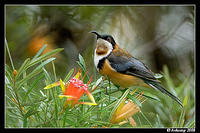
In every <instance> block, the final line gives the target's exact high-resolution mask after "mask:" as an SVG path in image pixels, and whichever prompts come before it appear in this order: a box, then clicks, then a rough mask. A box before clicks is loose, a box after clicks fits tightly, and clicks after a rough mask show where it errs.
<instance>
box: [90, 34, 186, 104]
mask: <svg viewBox="0 0 200 133" xmlns="http://www.w3.org/2000/svg"><path fill="white" fill-rule="evenodd" d="M91 33H94V34H95V35H96V36H97V45H96V49H95V51H94V64H95V67H96V68H97V70H98V71H99V72H100V74H101V75H103V76H106V77H108V78H109V79H110V80H111V82H112V83H114V84H115V85H117V86H120V87H122V88H128V87H131V86H144V87H148V88H149V87H152V88H154V89H156V90H160V91H161V92H162V93H164V94H167V95H168V96H169V97H171V98H172V99H173V100H175V101H176V102H178V103H179V104H180V105H181V106H182V103H181V101H180V100H179V98H178V97H176V96H174V95H173V94H172V93H170V92H169V91H168V90H166V89H165V88H164V87H162V86H161V84H160V81H159V80H157V79H156V78H155V77H154V73H153V72H152V71H151V70H150V69H149V68H148V67H147V66H146V65H145V64H144V63H143V62H141V61H140V60H138V59H136V58H134V57H133V56H132V55H131V54H130V53H128V52H127V51H126V50H124V49H122V48H120V47H119V45H117V44H116V42H115V40H114V39H113V37H112V36H111V35H105V34H104V35H100V34H98V33H97V32H96V31H92V32H91Z"/></svg>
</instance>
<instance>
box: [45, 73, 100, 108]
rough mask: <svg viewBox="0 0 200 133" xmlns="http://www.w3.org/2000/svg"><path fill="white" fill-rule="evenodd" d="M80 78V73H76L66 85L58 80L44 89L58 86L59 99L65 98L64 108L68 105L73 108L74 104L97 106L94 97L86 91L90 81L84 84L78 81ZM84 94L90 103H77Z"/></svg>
mask: <svg viewBox="0 0 200 133" xmlns="http://www.w3.org/2000/svg"><path fill="white" fill-rule="evenodd" d="M84 77H85V76H83V78H82V80H83V79H84ZM80 78H81V71H78V72H77V74H76V75H75V76H74V77H73V78H71V79H70V80H69V81H68V82H67V83H64V82H63V81H62V80H61V79H60V81H58V82H56V83H53V84H50V85H48V86H46V87H45V88H44V89H49V88H52V87H55V86H59V85H60V86H61V88H62V93H63V94H62V95H59V97H60V98H64V97H66V98H67V100H66V102H65V108H66V107H67V106H68V105H71V106H70V107H73V106H74V105H75V104H87V105H97V104H96V102H95V100H94V97H93V96H92V94H91V93H90V91H89V89H88V85H89V84H90V82H91V79H90V80H89V81H88V83H87V84H84V83H83V81H82V80H80ZM84 93H85V94H86V95H87V96H88V98H89V99H90V100H91V101H92V102H78V100H79V99H80V97H81V96H82V95H83V94H84Z"/></svg>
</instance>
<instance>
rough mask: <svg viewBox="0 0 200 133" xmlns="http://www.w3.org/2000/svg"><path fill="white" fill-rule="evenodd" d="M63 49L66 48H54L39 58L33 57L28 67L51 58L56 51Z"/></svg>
mask: <svg viewBox="0 0 200 133" xmlns="http://www.w3.org/2000/svg"><path fill="white" fill-rule="evenodd" d="M63 49H64V48H58V49H54V50H52V51H50V52H48V53H46V54H44V55H42V56H40V57H38V58H35V59H32V60H31V62H30V64H29V65H28V67H31V66H33V65H35V64H37V63H39V62H41V61H43V60H45V59H47V58H49V57H50V56H52V55H54V54H56V53H59V52H60V51H62V50H63Z"/></svg>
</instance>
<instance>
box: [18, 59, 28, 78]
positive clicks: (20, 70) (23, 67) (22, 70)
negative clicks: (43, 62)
mask: <svg viewBox="0 0 200 133" xmlns="http://www.w3.org/2000/svg"><path fill="white" fill-rule="evenodd" d="M29 62H30V58H28V59H26V60H25V61H24V63H23V64H22V65H21V67H20V68H19V70H18V71H17V76H16V79H18V78H19V77H20V75H21V74H22V73H23V72H24V71H25V70H26V69H27V68H26V67H27V65H28V63H29Z"/></svg>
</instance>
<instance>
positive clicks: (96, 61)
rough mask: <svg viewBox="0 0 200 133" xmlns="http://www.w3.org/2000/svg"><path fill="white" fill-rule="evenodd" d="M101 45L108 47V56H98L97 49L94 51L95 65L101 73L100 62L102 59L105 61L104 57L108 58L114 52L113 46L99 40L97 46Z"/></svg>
mask: <svg viewBox="0 0 200 133" xmlns="http://www.w3.org/2000/svg"><path fill="white" fill-rule="evenodd" d="M99 43H104V44H105V45H106V46H107V47H108V52H107V53H106V54H104V55H98V54H96V49H95V51H94V64H95V67H96V69H97V70H98V71H99V69H98V68H97V66H98V64H99V61H100V60H101V59H103V58H104V57H107V56H108V55H109V54H110V53H111V52H112V50H113V46H112V44H111V43H109V42H108V41H106V40H103V39H101V38H99V39H98V40H97V44H99Z"/></svg>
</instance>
